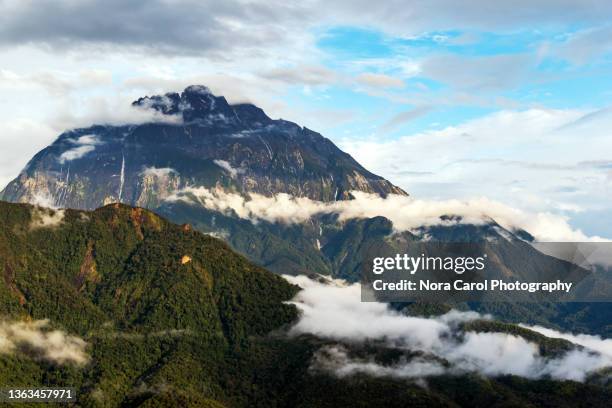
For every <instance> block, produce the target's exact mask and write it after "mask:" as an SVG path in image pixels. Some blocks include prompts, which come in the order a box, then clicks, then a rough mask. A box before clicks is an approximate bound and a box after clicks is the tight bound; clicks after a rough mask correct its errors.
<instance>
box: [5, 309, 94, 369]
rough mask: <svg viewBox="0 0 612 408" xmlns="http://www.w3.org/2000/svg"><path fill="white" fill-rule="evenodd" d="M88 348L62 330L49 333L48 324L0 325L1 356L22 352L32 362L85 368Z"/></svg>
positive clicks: (17, 323)
mask: <svg viewBox="0 0 612 408" xmlns="http://www.w3.org/2000/svg"><path fill="white" fill-rule="evenodd" d="M86 346H87V344H86V343H85V341H83V340H82V339H81V338H79V337H76V336H71V335H69V334H66V333H65V332H63V331H61V330H51V329H49V321H48V320H36V321H33V322H7V321H2V322H0V353H2V354H14V353H16V352H21V353H23V354H26V355H28V356H30V357H32V358H35V359H40V360H46V361H49V362H52V363H56V364H67V363H73V364H77V365H82V364H86V363H87V362H88V361H89V356H88V355H87V353H86V352H85V348H86Z"/></svg>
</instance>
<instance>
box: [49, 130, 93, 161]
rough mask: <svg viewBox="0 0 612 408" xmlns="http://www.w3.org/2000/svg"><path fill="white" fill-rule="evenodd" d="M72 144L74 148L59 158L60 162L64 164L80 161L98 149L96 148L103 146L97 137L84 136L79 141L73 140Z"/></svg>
mask: <svg viewBox="0 0 612 408" xmlns="http://www.w3.org/2000/svg"><path fill="white" fill-rule="evenodd" d="M70 143H72V144H73V145H74V147H72V148H71V149H68V150H66V151H65V152H63V153H62V154H61V155H60V157H59V162H60V163H62V164H63V163H65V162H68V161H72V160H77V159H80V158H82V157H84V156H85V155H86V154H88V153H91V152H93V151H94V150H95V149H96V146H98V145H100V144H102V142H101V141H100V139H99V138H98V137H97V136H96V135H83V136H81V137H79V138H78V139H71V140H70Z"/></svg>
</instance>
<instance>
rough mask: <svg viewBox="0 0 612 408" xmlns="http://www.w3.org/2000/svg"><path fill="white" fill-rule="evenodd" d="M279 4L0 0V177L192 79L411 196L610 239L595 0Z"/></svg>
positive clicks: (601, 13) (606, 61) (609, 161)
mask: <svg viewBox="0 0 612 408" xmlns="http://www.w3.org/2000/svg"><path fill="white" fill-rule="evenodd" d="M289 3H290V2H284V1H261V2H258V1H242V0H224V1H195V0H183V1H180V0H177V1H171V0H149V1H130V2H126V1H122V0H106V1H91V0H81V1H77V0H64V1H46V0H40V1H27V0H0V49H1V50H0V142H1V143H2V148H1V149H0V184H1V185H4V184H6V183H7V182H8V181H9V180H10V179H11V178H13V177H14V176H15V175H16V174H17V173H18V172H19V171H20V170H21V168H22V167H23V166H24V165H25V163H26V162H27V160H28V159H29V158H30V157H31V156H32V155H33V154H34V153H36V152H37V151H38V150H39V149H41V148H43V147H44V146H46V145H47V144H48V143H50V142H51V141H52V140H53V139H54V138H55V137H56V136H57V135H58V133H59V132H61V131H62V130H64V129H68V128H71V127H75V126H82V125H87V124H90V123H92V122H98V123H102V122H114V121H122V120H128V119H129V116H126V115H127V113H126V110H127V108H128V106H129V102H130V101H131V100H134V99H135V98H137V97H139V96H142V95H145V94H152V93H157V92H163V91H170V90H180V89H182V88H184V87H185V86H186V85H188V84H194V83H199V84H204V85H208V86H209V87H210V88H211V89H212V90H213V91H214V92H215V93H217V94H222V95H225V96H226V97H227V98H228V99H229V100H230V102H232V101H233V102H239V101H250V102H254V103H256V104H258V105H259V106H261V107H263V108H264V109H265V110H266V111H267V112H268V113H269V114H270V115H271V116H272V117H275V118H279V117H282V118H284V119H288V120H292V121H295V122H297V123H299V124H301V125H304V126H307V127H309V128H312V129H314V130H317V131H319V132H321V133H323V134H324V135H325V136H327V137H329V138H330V139H332V140H333V141H335V142H336V143H337V144H338V145H339V146H340V147H342V148H343V149H344V150H346V151H348V152H349V153H351V154H352V155H354V156H355V158H356V159H357V160H358V161H360V162H361V163H362V164H364V165H365V166H366V167H367V168H369V169H370V170H372V171H374V172H376V173H378V174H380V175H382V176H385V177H386V178H388V179H390V180H391V181H393V182H394V183H396V184H398V185H400V186H401V187H403V188H404V189H405V190H407V191H408V192H410V193H411V194H412V195H413V196H415V197H417V198H421V199H431V200H434V199H449V198H459V199H474V198H480V197H487V198H488V199H491V200H495V201H498V202H501V203H504V204H505V205H509V206H512V207H515V208H519V209H521V210H524V211H531V212H537V213H542V212H546V213H553V214H557V215H559V216H563V217H567V219H568V222H569V223H570V224H571V225H572V226H573V227H575V228H579V229H581V230H583V231H584V232H585V233H586V234H587V235H600V236H605V237H612V222H609V220H610V218H611V217H612V199H611V198H610V197H611V196H612V195H611V194H610V193H611V190H612V130H611V129H612V105H611V104H612V3H611V2H609V1H605V0H601V1H596V0H574V1H570V0H535V1H534V0H529V1H526V0H515V1H512V2H510V1H507V2H490V1H488V0H473V1H470V2H456V1H454V0H438V1H435V0H434V1H424V0H423V1H420V0H413V1H410V0H402V1H399V0H397V1H395V0H390V1H378V2H372V1H363V0H353V1H334V2H325V1H316V0H306V1H302V2H295V3H296V4H289ZM330 3H333V4H330Z"/></svg>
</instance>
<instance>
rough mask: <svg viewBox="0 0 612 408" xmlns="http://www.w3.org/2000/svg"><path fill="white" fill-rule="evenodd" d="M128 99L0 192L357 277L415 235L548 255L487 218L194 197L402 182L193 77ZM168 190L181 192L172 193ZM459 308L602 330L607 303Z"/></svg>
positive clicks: (271, 262) (331, 192) (292, 265)
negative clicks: (122, 115) (118, 119)
mask: <svg viewBox="0 0 612 408" xmlns="http://www.w3.org/2000/svg"><path fill="white" fill-rule="evenodd" d="M133 105H134V107H135V108H137V109H141V110H143V111H145V112H152V113H155V115H156V116H154V118H153V119H152V120H151V121H150V122H148V123H143V124H135V125H125V126H102V125H94V126H91V127H88V128H82V129H75V130H71V131H67V132H65V133H63V134H62V135H60V136H59V137H58V139H57V140H56V141H55V142H54V143H53V144H51V145H50V146H49V147H47V148H45V149H43V150H42V151H40V152H39V153H38V154H36V155H35V156H34V157H33V158H32V160H30V162H29V163H28V164H27V166H26V167H25V169H24V170H23V171H22V173H21V174H20V175H19V176H18V177H17V178H16V179H15V180H13V181H12V182H11V183H10V184H9V185H8V186H7V187H6V188H5V189H4V191H3V192H2V193H1V194H2V195H1V197H2V198H3V199H4V200H7V201H11V202H30V203H44V204H47V205H50V206H55V207H64V208H77V209H86V210H91V209H95V208H98V207H100V206H103V205H106V204H109V203H113V202H122V203H126V204H129V205H136V206H141V207H146V208H149V209H151V210H153V211H155V212H156V213H158V214H160V215H162V216H164V217H166V218H167V219H169V220H171V221H173V222H176V223H179V224H189V225H192V226H193V228H194V229H196V230H198V231H201V232H204V233H206V234H209V235H212V236H215V237H219V238H221V239H223V240H225V241H226V242H228V243H229V244H230V245H231V247H232V249H234V250H236V251H238V252H239V253H241V254H243V255H245V256H247V257H248V258H249V260H251V261H252V262H255V263H256V264H258V265H260V266H262V267H265V268H267V269H269V270H271V271H273V272H276V273H280V274H293V275H297V274H313V273H314V274H322V275H330V276H334V277H340V278H343V279H347V280H349V281H358V280H359V278H360V276H361V270H360V268H361V265H362V263H363V259H364V258H363V257H364V256H365V254H366V253H367V251H372V249H373V248H376V249H378V250H385V251H395V252H403V251H406V250H407V248H409V247H410V246H413V245H414V243H415V242H418V241H420V240H425V239H430V240H431V239H434V240H440V241H445V242H451V241H475V242H483V241H492V242H493V241H494V242H502V243H507V244H505V245H506V247H507V248H510V250H512V251H517V252H515V253H520V254H521V259H524V260H527V261H528V264H530V263H531V264H542V263H546V262H548V261H549V257H547V256H545V255H543V254H541V253H540V252H538V251H537V250H535V249H534V248H532V247H530V246H528V245H524V241H529V240H531V239H533V238H532V237H531V236H530V235H529V234H528V232H525V231H509V230H505V229H504V228H502V227H501V226H500V225H498V224H497V223H496V222H495V221H494V220H489V222H485V223H483V224H481V225H478V226H475V225H464V224H462V223H460V222H450V223H449V222H448V221H449V220H450V221H459V220H455V219H453V218H452V217H451V218H449V219H447V220H446V222H445V225H443V226H430V227H424V228H421V229H420V230H417V231H413V232H397V231H395V230H394V228H393V226H392V224H391V222H390V221H389V220H388V219H386V218H383V217H375V218H370V219H368V218H352V219H348V220H340V219H339V217H338V215H335V214H322V215H321V214H319V215H314V216H312V217H310V218H309V219H308V221H306V222H298V223H283V222H277V221H275V220H266V219H258V220H256V222H254V221H253V220H252V219H249V218H248V217H244V216H241V215H240V214H237V213H236V211H235V210H233V209H231V205H230V208H216V207H215V205H212V206H205V205H202V203H201V201H200V200H199V198H198V197H196V196H194V195H193V194H192V193H191V192H194V191H196V192H197V190H198V189H199V190H203V191H212V190H213V189H215V190H219V191H224V192H227V193H228V194H232V193H235V194H234V195H231V196H228V197H226V198H227V200H228V201H231V200H236V198H237V197H238V198H240V199H242V198H244V199H248V197H249V196H250V195H253V194H259V195H261V196H263V197H273V196H278V195H279V194H281V193H286V194H288V195H290V196H292V197H301V198H307V199H310V200H315V201H313V202H314V203H332V202H334V201H335V200H339V201H340V202H342V201H347V200H350V199H351V198H352V195H351V191H360V192H365V193H372V194H375V195H378V196H383V197H384V196H388V195H389V194H399V195H406V193H405V192H404V191H403V190H401V189H400V188H399V187H396V186H394V185H393V184H391V183H390V182H389V181H387V180H385V179H383V178H381V177H379V176H376V175H374V174H372V173H370V172H368V171H367V170H366V169H364V168H363V167H362V166H361V165H360V164H359V163H357V162H356V161H355V160H354V159H353V158H351V157H350V156H349V155H348V154H346V153H344V152H342V151H341V150H340V149H338V148H337V147H336V146H335V145H334V144H333V143H332V142H331V141H330V140H328V139H326V138H324V137H323V136H321V135H320V134H318V133H316V132H313V131H311V130H309V129H306V128H302V127H300V126H299V125H297V124H294V123H291V122H287V121H284V120H272V119H270V118H269V117H268V116H267V115H266V114H265V113H264V112H263V111H262V110H261V109H259V108H258V107H256V106H254V105H251V104H234V105H231V104H229V103H228V102H227V101H226V99H225V98H224V97H222V96H215V95H213V94H212V93H211V92H210V91H209V90H208V89H207V88H206V87H203V86H190V87H188V88H186V89H185V90H184V91H183V92H182V93H180V94H179V93H168V94H166V95H157V96H149V97H144V98H140V99H138V100H137V101H135V102H134V103H133ZM178 194H183V195H184V197H182V198H181V199H176V197H177V195H178ZM229 204H231V203H229ZM229 204H228V205H229ZM257 205H265V204H257ZM496 250H499V247H498V248H497V249H496ZM497 255H499V256H497ZM502 255H503V254H497V253H495V254H494V256H493V258H496V259H506V261H508V259H507V256H506V257H504V256H502ZM510 261H512V260H510ZM510 264H512V265H513V266H512V267H510ZM510 264H508V265H505V266H506V268H505V272H506V273H507V274H509V276H514V277H518V276H521V275H522V273H523V271H522V270H521V269H522V266H521V264H520V262H515V261H512V262H510ZM457 307H460V306H457ZM466 307H470V308H473V309H477V310H480V311H484V312H493V313H494V314H495V315H496V316H498V317H500V318H504V319H507V320H508V321H513V322H523V323H532V324H547V325H549V326H552V327H556V328H561V329H565V330H578V329H580V330H581V331H584V332H589V333H597V334H603V335H609V333H611V331H610V330H612V329H611V327H610V326H609V324H608V323H607V322H606V321H605V319H604V320H602V319H601V318H600V317H598V316H605V315H608V314H609V311H610V307H609V306H608V304H607V303H601V304H549V303H538V305H537V307H534V305H533V304H523V305H521V304H518V303H513V304H495V303H486V304H477V305H474V304H470V305H468V306H466Z"/></svg>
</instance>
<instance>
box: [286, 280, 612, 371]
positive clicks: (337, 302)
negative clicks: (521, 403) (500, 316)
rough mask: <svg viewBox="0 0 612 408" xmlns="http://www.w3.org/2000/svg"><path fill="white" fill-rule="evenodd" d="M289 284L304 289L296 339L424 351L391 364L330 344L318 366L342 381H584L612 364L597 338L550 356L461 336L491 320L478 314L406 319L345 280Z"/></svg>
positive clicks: (516, 344)
mask: <svg viewBox="0 0 612 408" xmlns="http://www.w3.org/2000/svg"><path fill="white" fill-rule="evenodd" d="M286 279H287V280H289V281H290V282H291V283H294V284H297V285H299V286H301V287H302V288H303V290H302V291H301V292H299V293H298V294H297V296H296V297H295V298H294V299H293V301H292V303H293V304H295V305H296V306H297V307H298V309H300V311H301V317H300V320H299V321H298V322H297V323H296V324H295V326H294V327H293V328H292V329H291V333H292V334H302V333H310V334H314V335H317V336H319V337H322V338H327V339H333V340H338V341H339V342H344V343H345V344H354V343H360V342H366V341H380V342H382V343H383V344H385V345H386V346H389V347H394V348H399V349H404V350H406V351H416V352H420V356H419V357H417V358H412V359H409V360H400V361H399V362H396V363H394V364H393V365H390V366H388V365H383V364H381V363H379V362H376V361H375V360H374V359H373V358H370V359H368V358H363V357H360V358H355V357H351V356H350V355H349V352H348V350H347V348H346V347H345V346H343V345H335V346H326V347H324V348H322V349H321V350H319V351H318V353H316V354H315V356H314V358H313V361H312V368H313V369H323V370H328V371H331V372H333V373H334V374H336V375H338V376H346V375H351V374H355V373H364V374H369V375H374V376H394V377H400V378H415V377H417V378H423V377H428V376H434V375H440V374H451V375H454V374H461V373H465V372H477V373H480V374H482V375H487V376H498V375H507V374H511V375H518V376H522V377H526V378H541V377H551V378H555V379H569V380H575V381H584V380H585V379H586V377H587V376H588V375H589V374H591V373H594V372H597V371H598V370H601V369H602V368H605V367H609V366H612V356H610V355H609V354H607V352H602V351H606V350H608V347H609V345H608V344H607V340H601V339H596V338H590V339H589V341H588V342H587V341H582V342H581V343H579V344H581V345H582V346H583V347H584V348H579V347H577V348H576V349H574V350H571V351H569V352H567V353H565V354H563V355H560V356H557V357H545V356H543V355H541V354H540V352H539V348H538V346H537V345H536V344H534V343H531V342H529V341H527V340H525V339H524V338H522V337H519V336H514V335H510V334H506V333H478V332H465V333H464V332H461V331H460V330H458V327H459V325H460V324H461V323H463V322H467V321H471V320H476V319H483V318H485V319H488V318H490V317H489V316H482V315H480V314H478V313H476V312H459V311H451V312H449V313H447V314H445V315H442V316H439V317H434V318H424V317H414V316H406V315H403V314H401V313H399V312H396V311H393V310H391V309H389V308H388V307H387V305H385V304H382V303H377V302H361V301H360V286H359V284H351V285H347V284H345V283H344V282H342V281H338V280H335V281H331V282H329V283H327V284H325V283H321V282H318V281H314V280H311V279H309V278H307V277H305V276H297V277H286ZM338 322H342V324H338ZM546 330H549V329H546ZM547 333H548V334H547V335H550V336H551V337H561V338H564V337H563V336H567V335H565V334H563V333H558V332H555V331H552V330H549V331H548V332H547ZM591 337H592V336H591ZM572 338H573V337H572ZM568 340H570V339H569V338H568ZM608 351H609V350H608Z"/></svg>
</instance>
